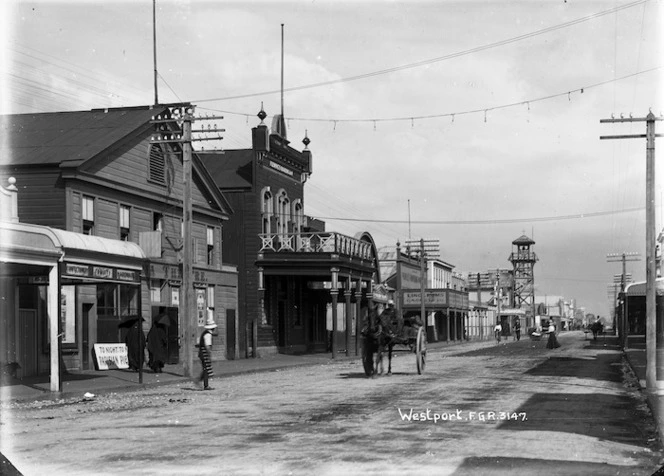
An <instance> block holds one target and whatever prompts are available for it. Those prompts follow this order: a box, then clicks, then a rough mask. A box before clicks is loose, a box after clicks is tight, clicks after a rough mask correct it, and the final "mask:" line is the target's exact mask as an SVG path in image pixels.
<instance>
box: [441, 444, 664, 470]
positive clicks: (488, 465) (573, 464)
mask: <svg viewBox="0 0 664 476" xmlns="http://www.w3.org/2000/svg"><path fill="white" fill-rule="evenodd" d="M552 453H553V454H552V459H550V460H541V459H529V458H506V457H502V456H494V457H491V456H485V457H484V456H483V457H473V458H466V459H465V460H464V462H463V464H462V465H461V466H459V467H458V468H457V470H456V471H455V472H454V473H452V476H471V475H472V476H474V475H477V474H482V475H502V474H556V475H570V476H578V475H579V474H583V475H586V476H591V475H598V476H605V475H607V474H616V475H620V474H625V475H627V474H644V475H647V474H651V473H652V472H653V471H655V470H656V469H657V468H635V467H633V466H619V465H612V464H605V463H589V462H586V461H569V460H564V459H559V458H556V456H558V455H556V454H555V450H553V449H552ZM635 469H636V470H637V471H638V470H639V469H643V472H641V471H639V472H638V473H635V472H634V470H635Z"/></svg>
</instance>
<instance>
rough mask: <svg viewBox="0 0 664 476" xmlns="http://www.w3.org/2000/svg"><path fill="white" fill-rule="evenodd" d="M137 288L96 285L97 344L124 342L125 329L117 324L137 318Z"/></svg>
mask: <svg viewBox="0 0 664 476" xmlns="http://www.w3.org/2000/svg"><path fill="white" fill-rule="evenodd" d="M139 290H140V288H139V287H138V286H132V285H126V284H98V285H97V342H98V343H117V342H124V338H125V335H123V333H124V334H126V331H127V328H126V327H121V326H119V324H121V323H123V322H125V321H127V320H129V319H131V318H137V317H139V313H138V300H139V298H140V292H139Z"/></svg>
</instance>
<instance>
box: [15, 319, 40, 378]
mask: <svg viewBox="0 0 664 476" xmlns="http://www.w3.org/2000/svg"><path fill="white" fill-rule="evenodd" d="M18 319H19V345H20V349H19V355H18V358H19V365H20V366H21V369H22V374H23V377H31V376H34V375H37V374H38V373H39V347H38V338H37V335H38V332H37V310H36V309H19V310H18Z"/></svg>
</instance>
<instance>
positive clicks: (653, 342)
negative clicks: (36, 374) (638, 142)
mask: <svg viewBox="0 0 664 476" xmlns="http://www.w3.org/2000/svg"><path fill="white" fill-rule="evenodd" d="M662 119H663V118H662V117H655V115H654V114H653V113H652V111H651V112H649V113H648V115H647V116H646V117H638V118H637V117H620V118H615V117H612V118H611V119H600V121H599V122H600V124H606V123H616V122H645V123H646V133H645V134H631V135H611V136H600V139H643V138H645V139H646V389H647V390H649V391H653V392H654V391H655V390H656V386H657V366H656V364H657V311H656V305H657V301H656V295H655V280H656V277H657V268H656V262H655V259H656V246H657V245H656V241H655V240H656V231H655V228H656V225H655V137H662V134H655V121H661V120H662Z"/></svg>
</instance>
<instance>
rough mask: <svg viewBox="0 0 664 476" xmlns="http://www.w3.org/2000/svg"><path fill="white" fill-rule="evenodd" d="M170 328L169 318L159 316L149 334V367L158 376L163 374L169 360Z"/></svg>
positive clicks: (162, 314)
mask: <svg viewBox="0 0 664 476" xmlns="http://www.w3.org/2000/svg"><path fill="white" fill-rule="evenodd" d="M168 326H170V321H169V317H168V315H167V314H165V313H161V314H159V315H158V316H157V317H155V318H154V321H153V322H152V328H151V329H150V332H148V357H149V360H148V367H150V368H151V369H152V371H153V372H154V373H156V374H158V373H161V371H162V370H163V368H164V365H165V364H166V361H167V360H168V334H167V331H166V329H167V327H168Z"/></svg>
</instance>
